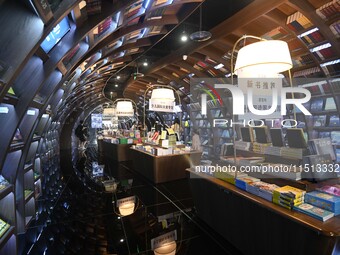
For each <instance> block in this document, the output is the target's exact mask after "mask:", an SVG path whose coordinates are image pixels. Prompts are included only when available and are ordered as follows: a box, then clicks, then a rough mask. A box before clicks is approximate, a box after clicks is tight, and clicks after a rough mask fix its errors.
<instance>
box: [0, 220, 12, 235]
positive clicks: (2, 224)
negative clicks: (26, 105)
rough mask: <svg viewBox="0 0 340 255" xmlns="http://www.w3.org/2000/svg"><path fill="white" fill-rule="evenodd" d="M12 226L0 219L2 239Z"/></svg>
mask: <svg viewBox="0 0 340 255" xmlns="http://www.w3.org/2000/svg"><path fill="white" fill-rule="evenodd" d="M9 227H10V225H9V224H8V223H6V222H4V221H3V220H2V219H0V238H1V237H2V236H3V235H4V234H5V233H6V231H7V230H8V229H9Z"/></svg>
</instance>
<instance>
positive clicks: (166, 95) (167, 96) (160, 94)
mask: <svg viewBox="0 0 340 255" xmlns="http://www.w3.org/2000/svg"><path fill="white" fill-rule="evenodd" d="M151 99H152V100H160V101H172V102H174V101H175V94H174V91H173V90H172V89H168V88H156V89H153V90H152V93H151Z"/></svg>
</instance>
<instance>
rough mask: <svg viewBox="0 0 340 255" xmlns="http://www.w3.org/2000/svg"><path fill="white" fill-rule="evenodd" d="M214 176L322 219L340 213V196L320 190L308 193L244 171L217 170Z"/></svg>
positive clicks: (324, 219) (284, 205)
mask: <svg viewBox="0 0 340 255" xmlns="http://www.w3.org/2000/svg"><path fill="white" fill-rule="evenodd" d="M214 176H215V177H216V178H219V179H222V180H224V181H227V182H229V183H231V184H233V185H235V186H236V187H238V188H240V189H242V190H245V191H247V192H249V193H252V194H254V195H256V196H260V197H262V198H264V199H266V200H268V201H270V202H273V203H274V204H277V205H280V206H282V207H284V208H287V209H289V210H292V209H293V210H296V211H299V212H301V213H304V214H307V215H309V216H311V217H314V218H316V219H318V220H321V221H326V220H329V219H330V218H332V217H333V216H334V215H338V214H340V197H337V196H335V195H331V194H327V193H323V192H320V191H313V192H310V193H306V192H305V191H304V190H301V189H297V188H295V187H292V186H288V185H286V186H283V187H279V186H277V185H275V184H270V183H266V182H263V181H261V180H260V179H258V178H254V177H251V176H248V175H247V174H245V173H242V172H233V171H230V172H227V171H223V172H219V171H216V172H215V173H214ZM328 190H329V189H328Z"/></svg>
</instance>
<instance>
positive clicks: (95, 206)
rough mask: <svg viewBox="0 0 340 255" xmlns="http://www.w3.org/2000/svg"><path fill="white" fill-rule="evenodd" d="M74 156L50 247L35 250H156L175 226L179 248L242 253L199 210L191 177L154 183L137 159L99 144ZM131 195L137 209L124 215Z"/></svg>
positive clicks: (48, 235)
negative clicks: (136, 167)
mask: <svg viewBox="0 0 340 255" xmlns="http://www.w3.org/2000/svg"><path fill="white" fill-rule="evenodd" d="M73 158H74V162H73V170H74V171H73V174H72V175H71V176H70V177H69V178H68V179H67V180H66V179H64V180H63V184H62V185H63V186H61V187H62V190H61V191H60V192H61V195H60V197H59V198H58V200H57V201H55V204H54V206H53V210H51V211H50V213H49V214H48V221H47V222H48V223H47V224H46V225H45V226H44V231H43V240H44V241H45V242H41V245H40V246H44V247H43V248H41V247H40V248H39V245H36V246H35V247H34V249H32V250H31V252H30V254H86V255H88V254H120V255H125V254H150V255H151V254H154V251H153V249H152V248H153V247H152V245H151V240H153V239H154V238H157V237H158V236H161V235H164V234H167V233H172V231H175V232H176V235H177V240H176V254H240V253H238V252H237V251H236V250H235V249H234V248H233V247H232V246H231V245H229V243H227V242H226V241H225V240H224V239H222V238H221V237H220V236H219V235H218V234H215V233H214V231H212V230H211V229H209V227H207V226H206V225H205V224H204V223H203V222H201V221H200V220H199V219H198V218H197V217H196V216H195V210H194V205H193V200H192V196H191V191H190V187H189V185H188V181H187V180H186V179H183V180H178V181H174V182H169V183H164V184H159V185H152V184H151V183H150V182H148V181H147V180H145V179H144V178H143V177H142V176H140V175H138V174H137V173H135V172H134V171H133V168H132V164H131V162H124V163H117V162H114V161H112V160H110V159H108V158H102V157H101V156H100V155H98V153H97V149H96V147H95V146H91V147H88V148H87V150H86V151H83V152H80V153H79V154H78V155H77V157H73ZM98 166H100V167H101V166H103V168H102V169H101V168H98ZM105 183H106V184H108V185H107V186H106V187H105V185H104V184H105ZM111 185H113V186H111ZM108 188H109V189H108ZM107 190H110V192H108V191H107ZM112 191H114V192H112ZM131 198H133V200H131V201H134V208H133V210H132V211H133V213H132V214H131V215H129V216H123V215H122V214H124V213H122V211H120V210H119V205H124V203H125V205H126V203H128V202H131V201H129V199H131ZM126 208H128V206H127V207H126ZM33 227H34V226H33ZM154 240H156V239H154ZM42 251H43V252H42Z"/></svg>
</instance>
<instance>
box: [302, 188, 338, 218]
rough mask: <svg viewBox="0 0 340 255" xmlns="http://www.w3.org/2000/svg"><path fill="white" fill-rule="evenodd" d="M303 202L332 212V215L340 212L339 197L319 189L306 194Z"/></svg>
mask: <svg viewBox="0 0 340 255" xmlns="http://www.w3.org/2000/svg"><path fill="white" fill-rule="evenodd" d="M305 202H306V203H309V204H312V205H314V206H317V207H320V208H322V209H325V210H327V211H330V212H333V213H334V215H335V216H336V215H339V214H340V197H338V196H334V195H331V194H328V193H323V192H320V191H312V192H309V193H307V194H306V198H305Z"/></svg>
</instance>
